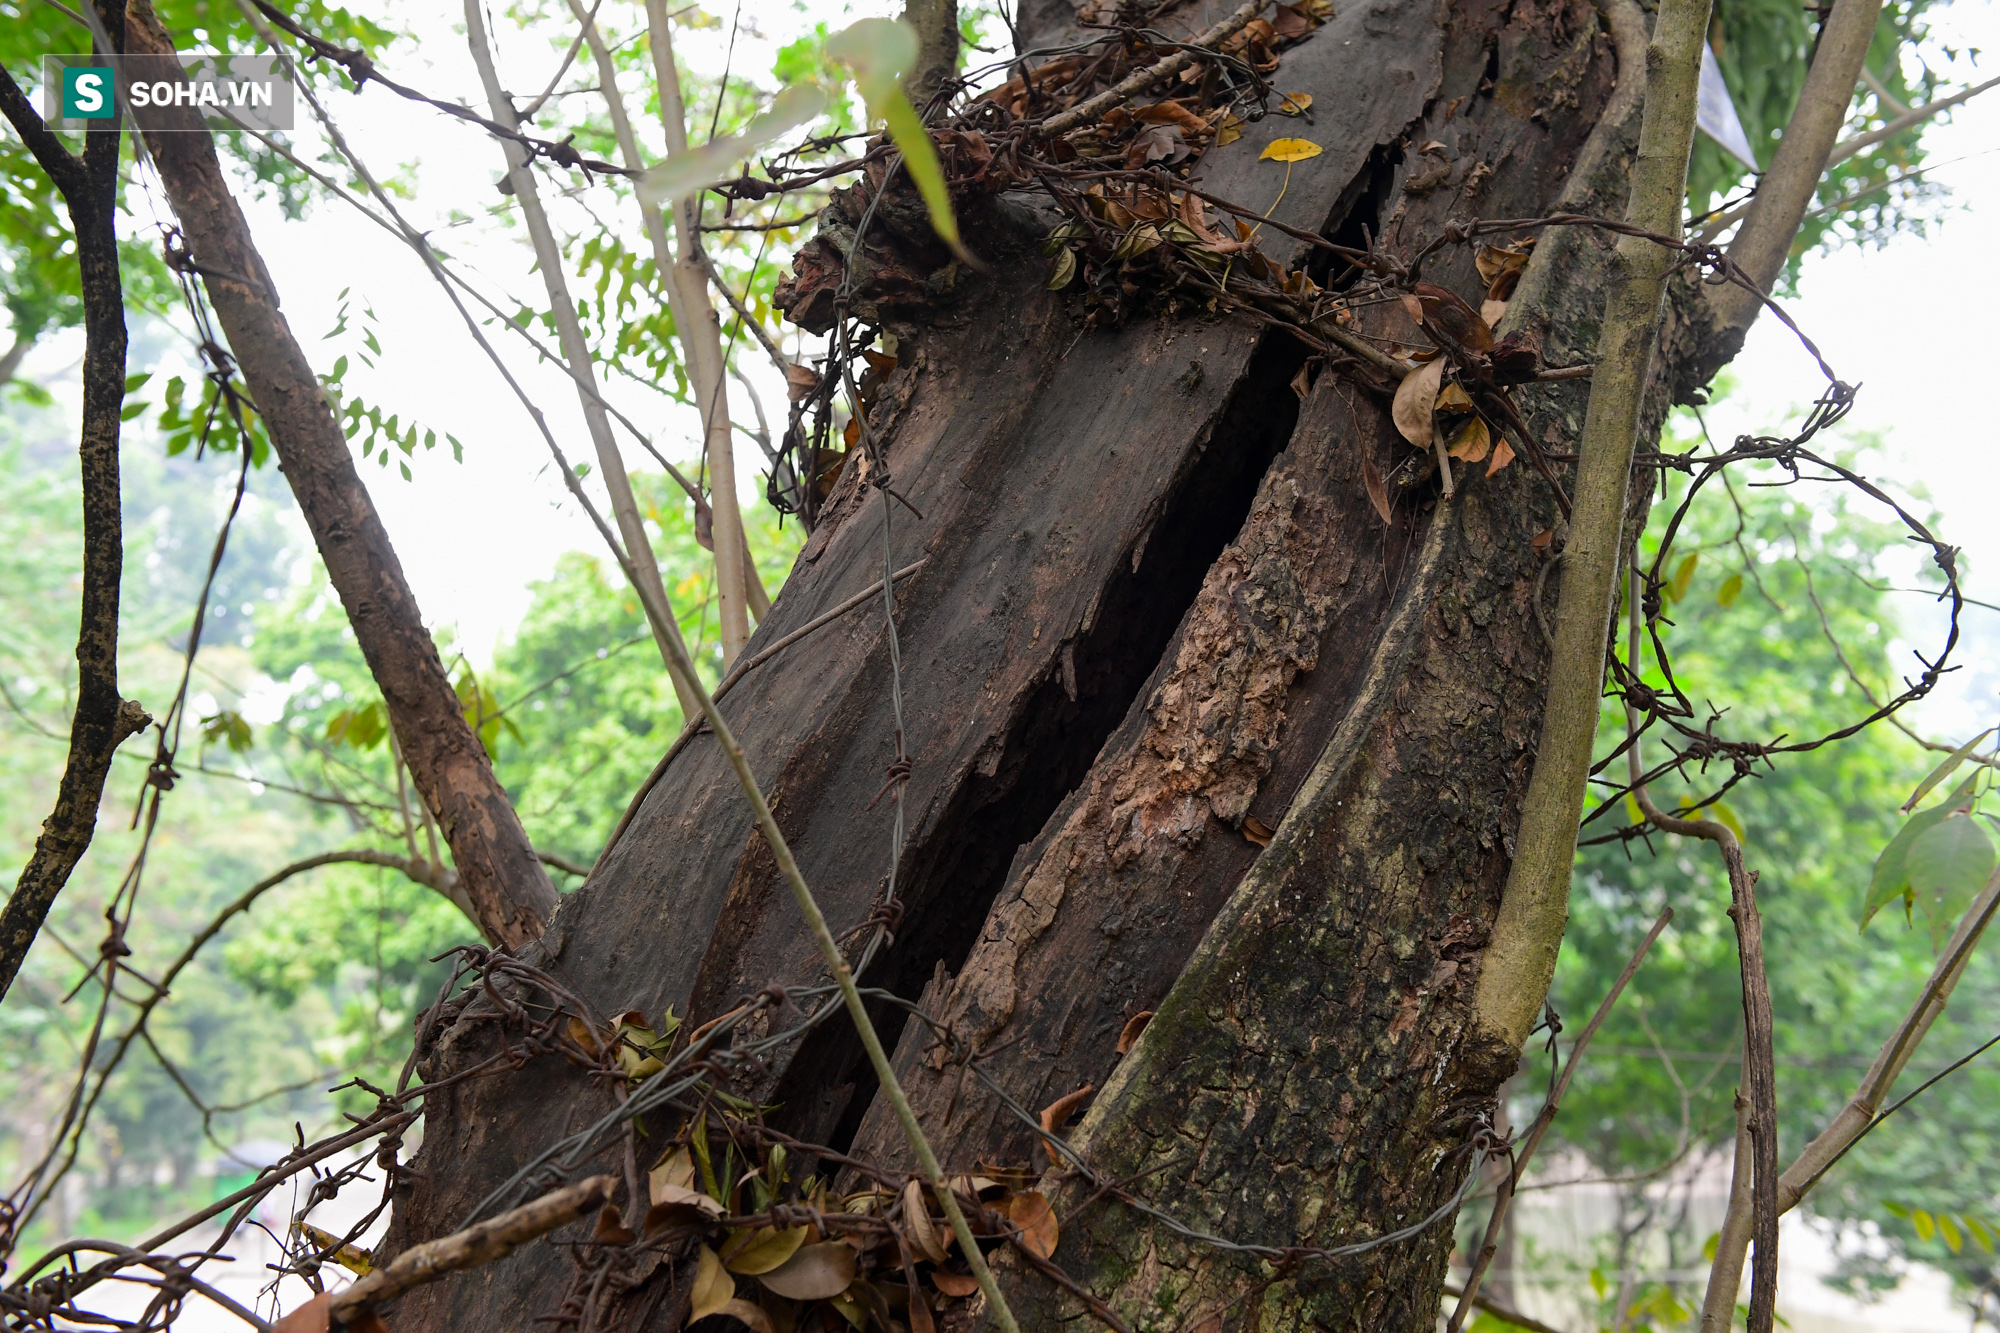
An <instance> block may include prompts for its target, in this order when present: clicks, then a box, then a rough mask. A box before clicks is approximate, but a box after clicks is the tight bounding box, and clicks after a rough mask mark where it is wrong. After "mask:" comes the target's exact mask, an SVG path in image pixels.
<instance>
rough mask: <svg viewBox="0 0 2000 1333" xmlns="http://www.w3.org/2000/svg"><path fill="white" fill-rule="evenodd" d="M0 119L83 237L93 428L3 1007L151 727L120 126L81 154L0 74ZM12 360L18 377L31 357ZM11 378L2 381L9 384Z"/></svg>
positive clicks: (115, 11) (110, 8)
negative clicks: (124, 618) (52, 717)
mask: <svg viewBox="0 0 2000 1333" xmlns="http://www.w3.org/2000/svg"><path fill="white" fill-rule="evenodd" d="M99 13H100V16H101V17H102V18H103V19H104V21H105V25H106V27H107V29H108V30H109V31H112V32H117V31H118V30H119V29H120V28H121V27H123V25H124V6H123V3H122V0H112V3H109V4H105V5H101V6H100V7H99ZM0 114H4V115H5V116H6V117H7V119H8V121H9V122H10V123H11V124H12V125H13V126H14V129H15V132H16V133H18V134H19V135H20V136H21V139H22V141H23V142H24V143H26V144H27V145H28V148H29V150H30V151H31V152H33V153H34V155H35V161H36V162H37V163H38V164H39V165H40V166H41V168H42V170H44V171H46V172H47V173H48V175H49V179H50V180H52V181H54V182H55V186H56V188H57V189H58V190H60V191H61V192H62V196H63V202H64V203H65V204H66V205H67V206H68V209H69V216H70V226H71V229H72V231H73V233H74V235H75V237H76V260H77V270H78V276H79V279H80V284H81V288H82V293H83V329H84V353H83V423H82V426H81V428H80V430H79V432H78V436H77V464H78V471H79V474H80V480H81V487H82V493H83V597H82V604H81V606H80V607H79V615H78V623H77V636H76V668H77V695H76V712H75V713H74V714H73V715H72V716H71V718H70V731H69V757H68V759H67V760H66V761H65V763H64V765H63V775H62V780H61V783H60V785H59V786H58V787H57V789H56V805H55V809H54V811H53V812H52V813H51V814H50V815H49V817H48V818H47V819H46V820H44V821H43V823H42V832H41V834H40V836H39V837H37V838H36V839H35V850H34V852H33V854H32V855H31V856H30V857H29V859H28V864H27V865H26V866H25V867H24V868H23V869H22V871H21V876H20V878H19V879H18V880H17V881H16V882H15V885H14V892H13V893H12V894H11V895H9V897H8V899H7V905H6V907H5V909H4V910H0V997H4V996H5V995H6V993H7V991H8V989H9V988H10V987H12V985H13V984H14V977H15V976H16V975H17V974H18V973H19V972H20V970H21V963H22V961H23V960H24V959H25V958H26V957H27V955H28V950H29V948H30V947H31V946H33V944H34V942H35V937H36V936H37V935H39V934H40V933H41V929H42V923H43V922H44V921H45V920H47V919H48V914H49V908H50V907H52V906H53V905H54V903H55V900H56V897H57V895H58V894H60V893H61V892H62V889H63V886H64V885H65V884H67V883H68V882H69V877H70V872H72V871H73V870H75V869H76V865H77V862H79V861H81V860H82V859H83V854H84V852H86V851H87V850H89V847H90V840H91V836H92V834H94V833H95V832H96V829H97V808H98V804H99V802H100V801H101V800H102V799H103V796H104V780H105V778H106V776H107V775H108V774H109V773H110V771H111V756H112V755H113V754H114V753H115V752H116V751H117V749H118V747H119V746H120V745H121V744H123V743H124V741H125V739H126V738H127V737H129V736H131V735H133V734H134V733H135V732H139V731H142V730H144V729H145V728H146V726H147V725H148V724H149V723H150V722H151V721H152V718H150V717H149V716H147V714H146V711H145V710H144V709H143V708H141V707H140V706H139V705H138V703H137V702H136V701H130V700H126V699H124V698H123V697H121V696H120V694H119V692H118V593H119V580H120V579H121V578H122V577H123V575H124V569H125V539H124V528H123V523H124V518H123V515H122V513H121V512H120V500H119V476H118V434H119V413H120V411H121V410H122V409H123V408H124V405H125V297H124V286H123V284H122V283H121V281H120V279H119V274H118V234H117V208H118V149H119V144H120V143H121V141H122V135H121V134H120V132H119V130H118V128H117V124H116V122H114V123H113V125H112V127H111V128H110V129H107V130H102V131H98V132H96V133H92V134H89V135H87V136H85V138H84V147H83V156H82V157H81V158H78V157H76V156H75V155H73V154H72V153H71V152H70V151H69V149H68V148H66V147H64V146H63V143H62V141H61V140H60V139H58V138H57V137H56V136H55V135H54V134H53V133H51V132H50V131H49V129H48V127H47V126H46V125H44V124H43V123H42V119H41V117H40V116H39V115H38V114H36V112H35V109H34V107H33V106H32V105H31V104H30V103H29V101H28V99H27V97H26V95H25V94H23V93H22V91H21V89H20V88H19V86H17V85H16V84H15V82H14V80H13V77H12V76H11V75H9V74H7V73H6V72H5V71H0ZM24 347H25V341H24V342H17V343H16V344H15V346H14V348H12V349H10V350H9V352H8V357H9V358H12V360H10V361H8V362H7V363H6V364H5V366H4V370H5V376H11V375H12V373H13V369H14V366H15V365H16V364H18V362H19V358H18V356H16V355H15V353H16V352H18V351H21V350H23V349H24ZM5 376H0V382H4V380H5Z"/></svg>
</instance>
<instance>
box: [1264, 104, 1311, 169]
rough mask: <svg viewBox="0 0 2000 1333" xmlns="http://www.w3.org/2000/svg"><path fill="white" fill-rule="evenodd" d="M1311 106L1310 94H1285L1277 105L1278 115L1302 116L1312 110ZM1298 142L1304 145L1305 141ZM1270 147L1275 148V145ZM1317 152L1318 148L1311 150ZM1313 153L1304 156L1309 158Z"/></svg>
mask: <svg viewBox="0 0 2000 1333" xmlns="http://www.w3.org/2000/svg"><path fill="white" fill-rule="evenodd" d="M1312 104H1313V95H1312V94H1311V93H1286V94H1285V95H1284V100H1283V101H1281V102H1279V103H1278V114H1279V115H1281V116H1303V115H1304V114H1305V113H1306V112H1308V111H1310V110H1312ZM1298 142H1300V143H1304V142H1305V140H1303V139H1301V140H1299V141H1298ZM1272 146H1273V147H1276V145H1275V144H1274V145H1272ZM1318 151H1319V149H1318V148H1314V149H1313V153H1317V152H1318ZM1313 153H1307V154H1306V156H1307V157H1311V156H1312V155H1313ZM1265 156H1266V157H1268V156H1270V154H1268V153H1266V154H1265Z"/></svg>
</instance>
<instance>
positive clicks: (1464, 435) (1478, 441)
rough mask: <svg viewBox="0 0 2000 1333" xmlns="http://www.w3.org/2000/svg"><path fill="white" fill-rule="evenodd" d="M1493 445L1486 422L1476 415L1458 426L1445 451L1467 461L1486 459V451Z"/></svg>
mask: <svg viewBox="0 0 2000 1333" xmlns="http://www.w3.org/2000/svg"><path fill="white" fill-rule="evenodd" d="M1492 447H1493V437H1492V435H1491V434H1489V433H1488V432H1487V429H1486V423H1485V422H1484V421H1481V420H1480V419H1479V418H1478V417H1474V418H1473V419H1472V420H1470V421H1468V422H1466V423H1465V424H1464V425H1463V426H1461V427H1459V429H1458V434H1457V435H1456V436H1454V437H1453V439H1452V442H1451V448H1450V449H1449V450H1448V451H1447V452H1448V453H1450V455H1451V456H1452V457H1453V458H1463V459H1464V460H1465V461H1466V462H1468V463H1481V462H1484V461H1485V460H1486V454H1487V451H1488V450H1490V449H1491V448H1492Z"/></svg>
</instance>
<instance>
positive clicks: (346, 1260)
mask: <svg viewBox="0 0 2000 1333" xmlns="http://www.w3.org/2000/svg"><path fill="white" fill-rule="evenodd" d="M292 1230H293V1231H295V1232H297V1233H298V1234H299V1235H302V1236H304V1237H305V1238H306V1239H307V1240H308V1241H310V1242H312V1246H313V1248H314V1249H316V1250H320V1251H322V1252H325V1253H326V1256H327V1257H328V1258H329V1259H331V1260H333V1261H334V1262H335V1263H337V1264H339V1265H340V1266H341V1267H342V1268H345V1269H346V1270H347V1271H348V1272H350V1273H359V1274H361V1275H362V1276H363V1277H366V1276H367V1275H368V1274H369V1273H372V1272H374V1271H375V1256H374V1255H373V1254H372V1253H370V1252H369V1251H367V1250H364V1249H362V1248H361V1247H360V1246H359V1245H349V1244H347V1243H345V1242H344V1241H342V1240H341V1239H340V1237H338V1236H336V1235H334V1234H333V1233H331V1232H328V1231H321V1230H320V1229H319V1228H318V1227H316V1226H314V1225H312V1224H311V1223H310V1222H294V1223H292Z"/></svg>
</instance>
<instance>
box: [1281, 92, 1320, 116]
mask: <svg viewBox="0 0 2000 1333" xmlns="http://www.w3.org/2000/svg"><path fill="white" fill-rule="evenodd" d="M1312 104H1313V95H1312V94H1311V93H1285V94H1284V95H1283V97H1282V99H1281V100H1280V101H1279V103H1278V114H1279V115H1281V116H1303V115H1304V114H1305V113H1306V112H1308V111H1310V110H1312Z"/></svg>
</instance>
